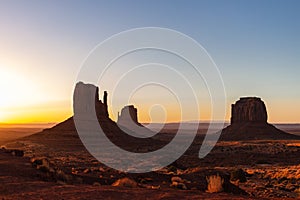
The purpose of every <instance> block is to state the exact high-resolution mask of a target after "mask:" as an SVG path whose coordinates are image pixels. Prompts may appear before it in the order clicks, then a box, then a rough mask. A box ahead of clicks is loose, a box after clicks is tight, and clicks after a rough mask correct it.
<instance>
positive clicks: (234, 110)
mask: <svg viewBox="0 0 300 200" xmlns="http://www.w3.org/2000/svg"><path fill="white" fill-rule="evenodd" d="M267 119H268V116H267V109H266V106H265V104H264V102H263V101H262V100H261V99H260V98H257V97H243V98H240V100H238V101H237V102H236V103H235V104H232V105H231V124H235V123H244V122H263V123H267Z"/></svg>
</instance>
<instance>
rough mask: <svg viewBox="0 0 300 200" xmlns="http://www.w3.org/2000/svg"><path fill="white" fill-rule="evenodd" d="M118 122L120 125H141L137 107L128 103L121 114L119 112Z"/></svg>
mask: <svg viewBox="0 0 300 200" xmlns="http://www.w3.org/2000/svg"><path fill="white" fill-rule="evenodd" d="M117 123H118V124H120V125H128V124H132V123H133V124H136V125H141V124H140V123H139V122H138V116H137V109H136V108H135V107H134V106H133V105H128V106H125V107H124V108H122V110H121V114H120V115H119V113H118V121H117Z"/></svg>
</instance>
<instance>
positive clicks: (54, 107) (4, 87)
mask: <svg viewBox="0 0 300 200" xmlns="http://www.w3.org/2000/svg"><path fill="white" fill-rule="evenodd" d="M299 10H300V1H297V0H295V1H290V0H288V1H276V0H274V1H261V0H257V1H255V0H254V1H230V0H229V1H217V0H207V1H176V0H169V1H168V0H166V1H158V0H157V1H141V0H136V1H133V0H129V1H114V0H112V1H74V0H72V1H71V0H64V1H46V0H45V1H37V0H34V1H33V0H28V1H22V0H20V1H15V0H11V1H6V0H0V27H1V28H0V93H1V96H0V123H39V122H59V121H62V120H64V119H65V118H67V117H69V116H71V115H72V94H73V88H74V85H75V82H76V78H77V74H78V72H79V70H80V67H81V65H82V63H83V61H84V59H85V58H86V57H87V56H88V54H89V52H90V51H91V50H92V49H93V48H94V47H95V46H96V45H97V44H99V43H100V42H102V41H103V40H105V39H106V38H108V37H110V36H112V35H114V34H117V33H119V32H121V31H125V30H128V29H132V28H138V27H164V28H169V29H174V30H177V31H180V32H182V33H184V34H186V35H188V36H190V37H192V38H193V39H195V40H196V41H197V42H199V43H200V44H201V45H202V46H203V47H204V48H205V49H206V50H207V51H208V53H209V54H210V55H211V57H212V58H213V60H214V61H215V63H216V65H217V66H218V68H219V70H220V73H221V75H222V78H223V81H224V85H225V89H226V95H227V110H228V113H227V117H226V120H229V117H230V105H231V103H234V102H235V101H236V100H238V99H239V98H240V97H241V96H259V97H261V98H262V99H263V100H264V101H265V103H266V105H267V109H268V114H269V122H276V123H278V122H281V123H300V90H299V86H300V78H299V76H300V23H299V19H300V12H299ZM107 84H108V85H109V83H107ZM178 84H179V83H178ZM109 89H110V88H109V87H108V86H106V85H103V86H100V90H101V92H102V91H103V90H108V93H109V94H110V90H109ZM148 91H151V88H150V89H149V88H148ZM140 96H144V95H143V94H141V95H140ZM160 96H161V95H160ZM145 98H146V97H145ZM160 100H161V101H162V102H164V99H163V97H162V99H160ZM157 101H159V100H157V99H155V100H153V102H157ZM132 102H137V105H136V106H137V107H138V108H139V111H140V113H139V118H140V121H142V122H147V121H149V120H150V117H149V115H148V113H149V110H148V108H150V107H151V106H153V105H152V104H153V102H151V101H150V100H149V98H148V99H138V100H133V101H132ZM165 103H168V102H165ZM168 105H169V106H170V107H169V108H167V110H168V111H170V112H172V116H169V118H168V119H167V121H178V120H179V119H180V117H179V115H180V114H179V113H178V112H179V111H178V109H176V108H175V107H174V109H173V110H172V108H173V107H172V102H170V103H169V104H168ZM115 107H116V108H118V109H120V108H121V105H115ZM159 109H160V108H158V113H160V112H161V111H162V110H159ZM201 109H202V110H203V112H202V119H203V120H209V116H210V115H209V109H208V108H207V106H206V105H203V108H201ZM115 112H116V111H114V115H115ZM151 114H153V116H152V118H153V120H154V121H155V122H159V121H161V115H160V114H157V113H156V114H155V109H153V110H152V111H151ZM114 118H115V117H114ZM183 120H196V119H190V118H185V119H183Z"/></svg>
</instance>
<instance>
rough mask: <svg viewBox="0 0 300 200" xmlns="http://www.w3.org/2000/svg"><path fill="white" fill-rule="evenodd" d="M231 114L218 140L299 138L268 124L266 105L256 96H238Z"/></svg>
mask: <svg viewBox="0 0 300 200" xmlns="http://www.w3.org/2000/svg"><path fill="white" fill-rule="evenodd" d="M231 115H232V116H231V124H230V125H229V126H228V127H226V128H225V129H223V130H222V134H221V137H220V140H227V141H237V140H288V139H300V137H299V136H296V135H292V134H289V133H286V132H284V131H281V130H279V129H277V128H276V127H275V126H273V125H271V124H269V123H268V122H267V119H268V114H267V109H266V106H265V104H264V102H263V101H262V100H261V99H260V98H258V97H243V98H240V100H238V101H237V102H236V103H235V104H233V105H232V107H231Z"/></svg>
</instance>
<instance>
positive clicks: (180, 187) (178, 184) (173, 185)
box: [170, 181, 187, 190]
mask: <svg viewBox="0 0 300 200" xmlns="http://www.w3.org/2000/svg"><path fill="white" fill-rule="evenodd" d="M170 187H175V188H178V189H181V190H187V187H186V185H185V184H184V183H180V182H176V181H174V182H172V184H171V185H170Z"/></svg>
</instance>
